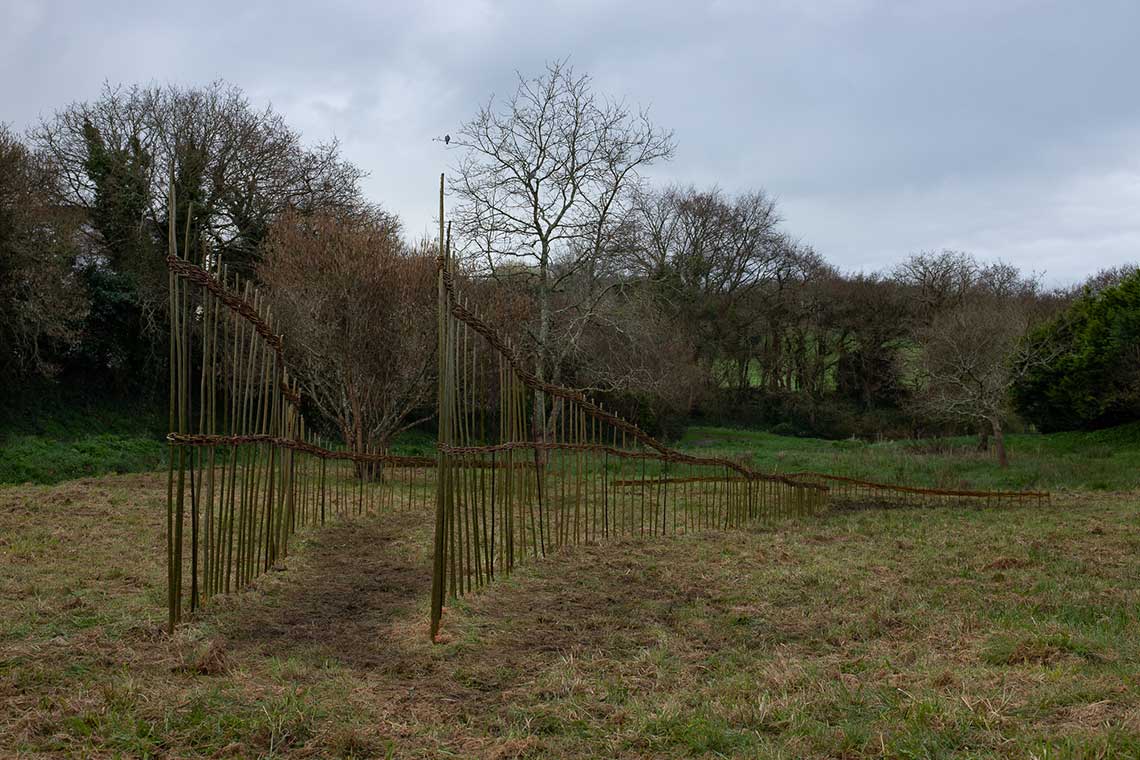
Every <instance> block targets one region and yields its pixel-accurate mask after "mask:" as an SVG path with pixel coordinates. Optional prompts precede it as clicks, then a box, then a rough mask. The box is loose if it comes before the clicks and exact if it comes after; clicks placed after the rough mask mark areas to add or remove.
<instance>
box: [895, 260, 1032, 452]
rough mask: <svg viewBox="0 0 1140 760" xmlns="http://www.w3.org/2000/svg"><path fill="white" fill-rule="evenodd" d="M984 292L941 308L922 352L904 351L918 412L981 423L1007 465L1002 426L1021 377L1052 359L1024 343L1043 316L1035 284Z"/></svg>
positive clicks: (920, 333) (922, 339) (920, 335)
mask: <svg viewBox="0 0 1140 760" xmlns="http://www.w3.org/2000/svg"><path fill="white" fill-rule="evenodd" d="M1007 286H1008V283H1006V284H1005V285H1003V286H1002V288H1001V289H999V292H994V291H993V290H985V289H979V290H975V291H973V292H972V293H970V294H968V295H966V296H965V297H963V298H962V300H961V302H960V303H958V304H956V305H954V306H951V307H949V308H944V309H943V310H942V311H940V312H939V313H938V314H937V315H935V316H934V317H933V319H932V320H931V322H930V323H929V324H928V325H926V326H923V327H920V328H919V329H918V330H917V332H916V338H917V340H918V344H919V351H918V352H917V353H913V354H907V353H904V354H903V356H904V357H907V358H905V359H904V360H906V361H908V362H909V364H910V366H909V367H908V373H907V374H909V375H910V377H911V379H912V382H913V383H914V403H915V404H916V406H917V408H918V409H919V410H920V411H922V412H925V413H927V414H930V415H932V416H935V417H941V418H943V419H948V420H956V421H959V422H965V423H981V424H984V425H986V426H988V427H989V429H990V431H992V433H993V437H994V443H995V446H996V449H997V458H998V464H999V465H1000V466H1001V467H1008V466H1009V456H1008V454H1007V452H1006V447H1005V434H1004V430H1005V423H1006V421H1007V420H1008V419H1009V417H1010V415H1011V414H1012V412H1011V399H1010V391H1011V389H1012V387H1013V386H1014V385H1015V384H1016V383H1017V382H1018V380H1019V379H1020V377H1021V376H1022V375H1023V374H1024V373H1025V372H1027V371H1029V370H1030V369H1031V368H1033V367H1037V366H1039V365H1040V364H1041V363H1042V362H1045V361H1048V359H1049V357H1047V356H1044V355H1041V352H1042V351H1043V350H1045V349H1043V347H1041V346H1039V345H1036V344H1033V343H1031V342H1029V341H1027V340H1025V338H1026V337H1027V336H1028V334H1029V332H1030V331H1031V330H1032V328H1033V327H1034V326H1035V325H1036V324H1038V323H1039V322H1040V320H1041V318H1042V314H1041V311H1040V308H1039V304H1038V303H1037V299H1036V298H1035V296H1036V290H1037V282H1036V280H1034V279H1029V280H1021V281H1020V285H1019V287H1018V289H1017V291H1016V292H1010V291H1004V292H1002V290H1003V289H1004V288H1005V287H1007Z"/></svg>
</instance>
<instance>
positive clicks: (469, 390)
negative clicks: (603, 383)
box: [431, 176, 828, 639]
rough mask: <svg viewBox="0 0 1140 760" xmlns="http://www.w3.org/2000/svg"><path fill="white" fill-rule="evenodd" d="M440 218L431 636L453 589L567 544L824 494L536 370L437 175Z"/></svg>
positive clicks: (717, 521) (775, 511)
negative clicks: (460, 255)
mask: <svg viewBox="0 0 1140 760" xmlns="http://www.w3.org/2000/svg"><path fill="white" fill-rule="evenodd" d="M439 218H440V227H439V245H440V248H439V258H438V284H437V289H438V299H439V323H438V326H439V349H438V350H439V385H438V403H439V409H438V415H439V416H438V420H439V437H438V442H437V471H438V477H437V479H436V515H435V537H434V551H433V562H432V598H431V636H432V638H433V639H434V638H435V637H436V635H437V634H438V632H439V628H440V621H441V617H442V614H443V606H444V601H445V599H446V598H447V597H448V596H452V597H455V596H458V595H460V594H464V593H467V592H469V591H472V590H474V589H477V588H480V587H482V586H483V585H485V584H487V583H489V582H491V581H493V580H494V579H495V578H496V577H498V576H501V575H506V574H508V573H510V572H511V571H512V570H513V569H514V567H515V566H516V565H517V564H519V563H521V562H525V561H527V560H530V559H536V558H540V557H544V556H546V555H547V554H550V553H551V552H555V551H558V550H559V549H560V548H562V547H564V546H571V545H578V544H586V543H589V544H593V543H600V542H606V541H611V540H613V539H620V538H623V537H628V536H646V535H669V534H676V533H685V532H692V531H698V530H708V529H727V528H738V527H743V526H745V525H748V524H752V523H754V522H756V521H758V520H763V519H775V518H780V517H785V516H798V515H805V514H811V513H815V512H818V511H820V510H822V509H824V508H825V507H826V504H827V495H828V488H827V486H825V485H822V484H819V483H814V482H806V481H794V480H791V479H789V478H785V477H781V476H777V475H769V474H763V473H759V472H756V471H754V470H752V469H751V468H749V467H747V466H746V465H744V464H743V463H741V462H738V461H735V460H730V459H720V458H712V457H696V456H691V455H689V454H685V453H682V452H679V451H676V450H674V449H671V448H669V447H667V446H665V445H663V444H662V443H660V442H659V441H657V440H656V439H654V438H652V437H651V436H649V435H647V434H646V433H644V432H643V431H642V430H640V429H639V428H638V427H637V426H636V425H633V424H631V423H629V422H627V421H626V420H624V419H622V418H620V417H618V416H617V415H615V414H612V413H610V412H608V411H606V410H605V409H603V408H602V407H601V406H599V405H597V404H596V403H594V402H592V401H591V400H590V399H588V398H587V397H586V396H585V395H584V394H582V393H580V392H578V391H575V390H571V389H569V388H563V387H560V386H557V385H552V384H549V383H545V382H542V381H541V380H539V379H538V378H537V377H536V376H535V375H534V373H533V372H531V371H530V370H529V369H528V368H527V365H526V363H525V361H524V360H523V359H522V358H521V356H520V354H519V352H518V351H517V350H516V349H515V347H514V346H513V345H512V344H511V342H510V341H509V340H507V339H506V338H504V337H503V336H502V334H501V333H500V332H499V331H498V330H496V329H495V328H494V327H493V326H492V325H490V324H489V323H487V322H486V321H484V320H483V319H482V318H481V317H480V316H479V315H478V314H477V313H476V312H475V311H474V310H472V309H471V308H470V307H469V306H468V304H467V301H466V299H465V298H464V297H463V296H462V294H461V293H460V292H459V288H460V278H459V276H458V274H457V272H456V267H455V263H454V261H452V259H451V257H450V245H449V243H448V241H447V235H446V234H445V225H444V195H443V177H442V176H441V177H440V199H439ZM612 547H613V548H612V550H613V551H623V549H622V548H621V544H616V543H615V544H612Z"/></svg>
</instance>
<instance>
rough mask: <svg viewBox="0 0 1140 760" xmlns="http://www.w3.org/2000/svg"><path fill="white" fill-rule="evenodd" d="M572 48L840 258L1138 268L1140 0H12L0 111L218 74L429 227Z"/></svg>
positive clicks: (2, 56) (677, 166)
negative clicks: (454, 177) (462, 130)
mask: <svg viewBox="0 0 1140 760" xmlns="http://www.w3.org/2000/svg"><path fill="white" fill-rule="evenodd" d="M567 56H569V57H570V59H571V62H572V64H573V65H574V66H575V68H576V69H577V70H578V71H579V72H582V73H589V74H591V75H592V76H593V77H594V79H595V84H596V87H597V89H598V90H600V91H602V92H605V93H608V94H612V95H615V96H618V97H625V98H627V99H628V100H629V101H630V102H633V103H639V104H641V105H645V106H649V107H650V109H651V113H652V114H653V117H654V119H655V121H657V122H658V123H659V124H660V125H662V126H664V127H667V128H671V129H673V130H674V131H675V133H676V140H677V146H678V148H677V153H676V157H675V159H674V160H673V161H671V162H669V163H668V164H666V165H663V166H660V167H658V168H656V169H655V170H654V171H653V178H654V180H655V181H658V182H662V183H666V182H681V183H695V184H697V185H699V186H704V185H713V184H717V185H720V186H721V187H722V188H723V189H725V190H728V191H738V190H745V189H750V188H764V189H765V190H767V191H768V192H769V193H771V194H772V195H774V196H775V197H776V198H778V199H779V201H780V207H781V209H782V214H783V216H784V218H785V220H786V222H785V227H786V229H787V230H788V231H789V232H791V233H792V234H794V235H796V236H798V237H800V238H801V239H802V240H803V241H804V242H806V243H810V244H811V245H813V246H815V248H816V249H817V250H818V251H820V252H821V253H822V254H823V255H825V256H826V257H827V258H828V259H829V260H831V261H832V262H834V263H836V264H838V265H839V266H840V267H841V268H844V269H847V270H859V269H866V270H870V269H878V268H884V267H889V266H890V265H892V264H893V263H894V262H896V261H898V260H899V259H900V258H902V257H903V256H905V255H906V254H908V253H910V252H912V251H918V250H929V249H941V248H955V249H962V250H967V251H971V252H973V253H975V254H977V255H979V256H981V257H983V258H987V259H997V258H1000V259H1003V260H1006V261H1009V262H1012V263H1015V264H1017V265H1019V266H1021V267H1023V268H1025V269H1030V270H1035V271H1038V272H1042V273H1044V274H1045V275H1046V278H1047V280H1048V281H1049V282H1050V283H1063V282H1069V281H1073V280H1076V279H1079V278H1081V277H1083V276H1085V275H1086V274H1089V273H1091V272H1093V271H1095V270H1097V269H1100V268H1103V267H1107V266H1113V265H1117V264H1121V263H1124V262H1129V261H1137V260H1140V2H1137V0H1120V1H1119V2H1112V1H1109V0H1104V1H1097V0H1088V1H1087V2H1078V0H1071V1H1070V2H1029V1H1028V0H1027V1H1025V2H1018V1H1016V0H1010V1H1009V2H1003V1H1002V0H987V1H984V2H969V1H968V0H948V1H947V2H901V1H900V2H872V1H871V0H827V1H823V0H820V1H819V2H812V0H772V1H771V2H713V3H707V4H704V3H697V2H683V3H682V2H678V3H667V2H662V1H657V2H629V3H622V2H616V1H615V0H600V1H598V2H571V1H569V0H566V1H564V2H551V3H543V2H539V1H538V0H529V1H523V2H464V1H463V0H451V2H445V3H427V2H422V3H421V2H413V1H412V0H404V1H403V2H379V1H378V0H373V1H371V2H365V1H360V2H336V1H328V0H324V1H314V0H304V1H294V0H275V1H274V2H264V3H261V2H249V1H240V0H239V1H237V2H234V1H233V0H231V1H230V2H225V3H221V2H206V1H204V0H196V1H195V2H190V3H186V2H179V3H170V4H167V3H162V2H146V3H143V2H137V3H129V2H113V1H112V0H100V1H99V2H62V1H58V2H53V1H52V0H0V95H2V100H0V121H6V122H8V123H10V124H12V125H13V126H15V127H16V128H18V129H23V128H25V127H28V126H30V125H32V124H34V123H35V122H36V121H37V120H38V119H40V118H41V117H49V116H50V115H51V114H52V113H53V111H54V110H55V109H56V108H58V107H60V106H62V105H64V104H67V103H70V102H73V101H77V100H87V99H91V98H94V97H96V96H97V95H98V94H99V90H100V88H101V86H102V84H103V82H104V81H105V80H106V81H110V82H112V83H120V82H121V83H135V82H141V83H146V82H151V81H156V82H160V83H167V82H173V83H179V84H194V83H204V82H208V81H210V80H213V79H218V78H221V79H225V80H227V81H229V82H231V83H233V84H236V85H238V86H240V87H241V88H242V89H244V90H245V91H246V93H247V94H248V95H249V96H250V97H251V98H252V99H253V100H254V101H255V102H256V103H258V104H264V103H270V102H271V103H272V104H273V106H274V107H275V108H276V109H277V110H278V111H280V112H281V113H283V114H284V115H285V117H286V118H287V119H288V121H289V122H290V123H291V124H292V125H293V126H294V127H296V128H298V129H299V130H300V131H301V132H302V133H303V135H304V136H305V138H306V140H310V141H313V142H317V141H322V140H326V139H328V138H330V137H332V136H334V135H335V136H336V137H338V138H339V139H340V140H341V142H342V146H343V150H344V153H345V155H346V157H347V158H349V159H350V160H352V161H353V162H355V163H357V164H359V165H360V166H361V167H363V168H365V169H366V170H367V171H368V172H369V173H370V176H369V177H368V179H367V180H366V183H365V189H366V191H367V194H368V195H369V197H370V198H371V199H373V200H376V201H380V202H381V203H383V204H384V205H385V206H386V207H387V208H389V209H390V210H394V211H396V212H398V213H399V214H400V215H401V216H402V217H403V219H404V221H405V223H406V226H407V228H408V231H409V232H410V233H411V234H412V235H414V236H418V235H420V234H422V233H425V232H428V231H430V228H431V220H432V218H433V208H434V204H435V203H436V199H435V197H434V193H435V187H436V183H437V182H438V173H439V172H440V171H442V170H444V169H445V168H446V167H447V166H448V164H450V163H453V162H454V160H455V159H456V158H457V156H456V155H455V154H454V152H453V153H452V154H450V155H449V154H448V153H447V152H445V151H444V149H443V148H442V146H441V145H440V144H439V143H434V142H432V138H433V137H436V136H439V135H442V134H444V133H446V132H449V131H455V130H456V128H457V126H458V124H459V123H461V122H462V121H463V120H465V119H467V118H469V117H470V116H471V115H473V113H474V112H475V109H476V108H477V107H478V106H479V105H480V104H481V103H482V102H484V101H485V100H486V99H487V98H488V97H489V96H490V95H491V94H493V93H499V94H501V95H505V94H508V93H509V92H510V91H512V90H513V88H514V82H515V71H516V70H517V71H521V72H522V73H524V74H534V73H538V72H540V71H541V70H542V67H543V65H544V63H545V62H546V61H548V60H554V59H561V58H565V57H567Z"/></svg>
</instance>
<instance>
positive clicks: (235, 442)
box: [166, 433, 436, 467]
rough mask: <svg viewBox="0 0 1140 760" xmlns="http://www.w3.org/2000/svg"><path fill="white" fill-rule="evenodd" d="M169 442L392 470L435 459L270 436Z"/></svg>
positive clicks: (174, 437)
mask: <svg viewBox="0 0 1140 760" xmlns="http://www.w3.org/2000/svg"><path fill="white" fill-rule="evenodd" d="M166 440H167V441H169V442H170V443H176V444H180V445H182V446H241V445H244V444H250V443H261V444H268V445H271V446H280V447H282V448H286V449H292V450H293V451H303V452H305V453H306V454H312V455H313V456H315V457H319V458H321V459H345V460H348V461H350V462H367V463H376V464H390V465H392V466H393V467H435V465H436V460H435V459H434V458H432V457H412V456H400V455H397V454H382V453H376V454H357V453H353V452H351V451H340V450H337V449H326V448H323V447H321V446H317V445H315V444H312V443H308V442H306V441H298V440H295V439H293V438H282V437H280V436H272V435H193V434H183V433H170V434H169V435H167V436H166Z"/></svg>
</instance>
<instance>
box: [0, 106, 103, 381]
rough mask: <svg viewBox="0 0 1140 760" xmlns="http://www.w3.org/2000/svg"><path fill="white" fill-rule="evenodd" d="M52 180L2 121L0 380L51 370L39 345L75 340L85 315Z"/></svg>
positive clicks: (72, 247) (73, 251)
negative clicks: (55, 201) (5, 377)
mask: <svg viewBox="0 0 1140 760" xmlns="http://www.w3.org/2000/svg"><path fill="white" fill-rule="evenodd" d="M55 178H56V177H55V173H54V171H53V168H52V167H51V166H50V164H48V163H46V162H45V161H44V160H43V157H41V156H36V155H35V154H33V153H32V152H31V151H29V150H28V148H27V146H25V145H24V144H23V143H22V142H21V141H20V140H19V139H18V138H17V137H16V136H15V135H14V134H12V132H11V131H10V130H9V129H8V128H7V127H6V126H5V125H4V124H0V377H3V376H5V375H12V374H16V373H18V372H24V371H33V372H39V373H42V374H51V373H52V372H53V371H54V370H55V367H54V366H53V364H52V362H51V359H50V357H49V356H48V355H47V352H45V351H44V350H43V349H44V346H45V344H52V343H55V344H64V345H65V346H66V344H67V343H70V342H71V341H73V340H75V339H76V338H77V337H78V335H79V331H80V328H81V326H82V321H83V318H84V316H85V315H86V313H87V306H88V305H87V300H86V297H85V294H84V291H83V283H82V282H81V281H80V278H79V276H78V273H77V271H76V267H75V264H76V256H77V254H78V248H77V246H76V239H77V234H78V233H77V229H78V226H79V225H78V219H77V218H76V215H75V214H73V213H69V211H68V209H62V208H60V207H59V206H57V205H56V204H55V203H54V201H53V197H52V196H53V193H52V191H53V189H54V182H55Z"/></svg>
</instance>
